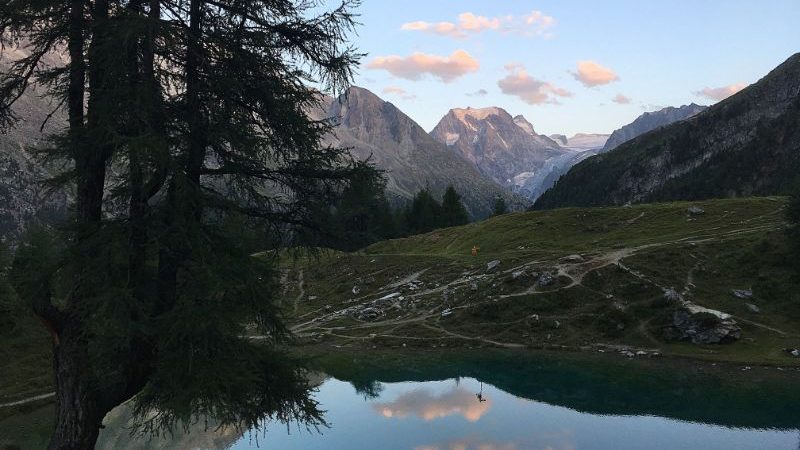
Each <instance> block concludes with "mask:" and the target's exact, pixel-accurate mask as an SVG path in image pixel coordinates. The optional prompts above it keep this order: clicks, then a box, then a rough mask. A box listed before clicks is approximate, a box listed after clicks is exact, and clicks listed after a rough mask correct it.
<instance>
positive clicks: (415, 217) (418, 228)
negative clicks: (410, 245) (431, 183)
mask: <svg viewBox="0 0 800 450" xmlns="http://www.w3.org/2000/svg"><path fill="white" fill-rule="evenodd" d="M406 222H407V223H408V231H409V233H411V234H418V233H426V232H428V231H431V230H435V229H436V228H439V227H441V226H442V205H441V204H440V203H439V202H438V201H436V199H435V198H433V195H431V192H430V191H429V190H428V188H425V189H422V190H421V191H419V192H418V193H417V195H416V196H414V200H413V201H412V202H411V208H410V209H408V210H407V211H406Z"/></svg>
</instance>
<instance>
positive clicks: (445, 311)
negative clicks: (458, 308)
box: [442, 308, 453, 317]
mask: <svg viewBox="0 0 800 450" xmlns="http://www.w3.org/2000/svg"><path fill="white" fill-rule="evenodd" d="M450 314H453V310H452V309H450V308H447V309H445V310H444V311H442V317H447V316H449V315H450Z"/></svg>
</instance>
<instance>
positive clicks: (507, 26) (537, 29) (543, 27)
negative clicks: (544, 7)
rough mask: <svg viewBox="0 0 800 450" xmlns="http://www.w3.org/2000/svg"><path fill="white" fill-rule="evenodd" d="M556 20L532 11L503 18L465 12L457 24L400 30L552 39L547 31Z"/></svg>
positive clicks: (407, 26)
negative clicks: (523, 35)
mask: <svg viewBox="0 0 800 450" xmlns="http://www.w3.org/2000/svg"><path fill="white" fill-rule="evenodd" d="M555 23H556V21H555V19H554V18H553V17H551V16H548V15H545V14H544V13H542V12H541V11H532V12H531V13H530V14H527V15H525V16H522V17H515V16H512V15H508V16H503V17H486V16H479V15H476V14H473V13H471V12H464V13H461V14H459V15H458V21H457V22H425V21H415V22H408V23H404V24H403V25H402V26H401V27H400V29H401V30H405V31H422V32H426V33H432V34H437V35H440V36H447V37H451V38H456V39H464V38H467V37H469V36H470V35H475V34H479V33H483V32H484V31H497V32H509V31H515V32H519V33H521V34H525V35H531V34H533V35H543V36H545V37H551V36H552V35H550V34H549V33H546V31H547V30H548V29H549V28H551V27H552V26H554V25H555Z"/></svg>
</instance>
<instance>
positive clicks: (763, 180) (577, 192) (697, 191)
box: [535, 53, 800, 208]
mask: <svg viewBox="0 0 800 450" xmlns="http://www.w3.org/2000/svg"><path fill="white" fill-rule="evenodd" d="M798 174H800V53H798V54H795V55H793V56H791V57H790V58H789V59H787V60H786V61H785V62H784V63H783V64H781V65H780V66H778V67H777V68H775V69H773V70H772V71H771V72H770V73H769V74H767V75H766V76H765V77H764V78H762V79H761V80H759V81H758V82H756V83H754V84H752V85H750V86H748V87H747V88H745V89H743V90H741V91H740V92H739V93H737V94H735V95H733V96H731V97H729V98H727V99H725V100H723V101H721V102H719V103H717V104H715V105H714V106H711V107H709V108H707V109H705V110H704V111H702V112H700V113H698V114H695V115H693V116H691V117H690V118H688V119H685V120H682V121H679V122H676V123H674V124H672V125H670V126H666V127H661V128H658V129H655V130H653V131H650V132H648V133H645V134H643V135H641V136H639V137H637V138H634V139H632V140H630V141H628V142H626V143H624V144H622V145H620V146H619V147H616V148H615V149H613V150H611V151H608V152H606V153H604V154H601V155H598V156H596V157H594V158H588V159H586V160H584V161H583V162H581V163H579V164H577V165H576V166H575V167H573V168H572V169H571V170H570V171H569V173H567V174H566V175H564V176H563V177H562V178H561V179H560V180H559V181H558V183H557V184H556V185H555V186H554V187H553V188H552V189H550V190H549V191H547V192H546V193H545V194H544V195H542V196H541V197H540V198H539V199H538V200H537V201H536V204H535V207H536V208H555V207H562V206H603V205H620V204H624V203H628V202H633V203H636V202H649V201H662V200H677V199H682V200H694V199H704V198H713V197H739V196H750V195H774V194H784V193H787V192H788V191H789V189H790V188H791V186H792V185H793V184H794V183H796V181H797V180H798Z"/></svg>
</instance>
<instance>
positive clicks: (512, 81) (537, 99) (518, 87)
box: [497, 64, 572, 105]
mask: <svg viewBox="0 0 800 450" xmlns="http://www.w3.org/2000/svg"><path fill="white" fill-rule="evenodd" d="M506 70H507V71H508V74H507V75H506V76H505V78H503V79H501V80H500V81H498V82H497V85H498V86H499V87H500V90H501V91H502V92H503V93H504V94H506V95H513V96H516V97H519V98H520V99H522V101H524V102H525V103H528V104H531V105H541V104H544V103H552V104H558V103H559V102H558V99H557V98H556V97H572V93H571V92H569V91H568V90H566V89H563V88H560V87H558V86H555V85H553V84H551V83H548V82H546V81H541V80H537V79H535V78H533V77H532V76H530V75H529V74H528V71H527V70H525V68H524V67H523V66H521V65H518V64H510V65H507V66H506Z"/></svg>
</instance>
